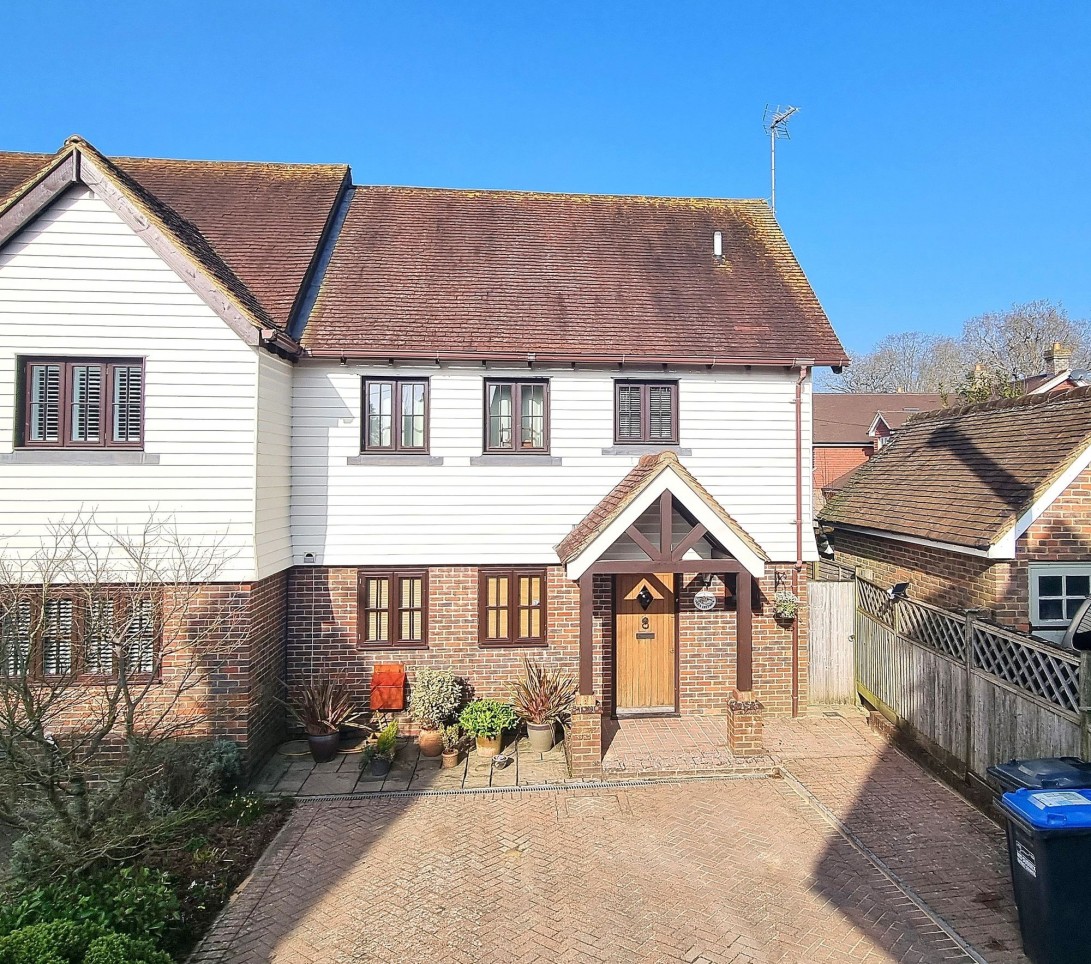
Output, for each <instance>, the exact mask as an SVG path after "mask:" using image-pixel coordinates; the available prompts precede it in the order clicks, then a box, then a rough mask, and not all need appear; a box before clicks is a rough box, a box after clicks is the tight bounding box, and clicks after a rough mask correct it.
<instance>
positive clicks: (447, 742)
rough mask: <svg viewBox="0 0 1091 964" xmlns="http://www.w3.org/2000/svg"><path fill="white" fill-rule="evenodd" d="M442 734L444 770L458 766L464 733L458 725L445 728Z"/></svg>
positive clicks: (453, 724)
mask: <svg viewBox="0 0 1091 964" xmlns="http://www.w3.org/2000/svg"><path fill="white" fill-rule="evenodd" d="M439 732H440V737H441V739H442V740H443V769H444V770H450V769H451V768H452V767H456V766H458V751H459V750H460V749H461V748H462V731H461V730H460V729H459V728H458V724H457V723H452V724H451V725H450V726H445V727H444V728H443V729H442V730H440V731H439Z"/></svg>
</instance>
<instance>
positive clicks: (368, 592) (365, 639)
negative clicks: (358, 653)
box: [358, 569, 428, 646]
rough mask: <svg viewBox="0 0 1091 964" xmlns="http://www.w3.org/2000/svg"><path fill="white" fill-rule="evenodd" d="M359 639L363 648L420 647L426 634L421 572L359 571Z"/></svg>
mask: <svg viewBox="0 0 1091 964" xmlns="http://www.w3.org/2000/svg"><path fill="white" fill-rule="evenodd" d="M358 618H359V636H360V642H361V644H362V645H364V646H423V645H425V643H426V640H427V633H428V574H427V572H425V571H424V570H408V569H398V570H393V571H387V572H376V571H374V570H366V569H365V570H361V571H360V576H359V616H358Z"/></svg>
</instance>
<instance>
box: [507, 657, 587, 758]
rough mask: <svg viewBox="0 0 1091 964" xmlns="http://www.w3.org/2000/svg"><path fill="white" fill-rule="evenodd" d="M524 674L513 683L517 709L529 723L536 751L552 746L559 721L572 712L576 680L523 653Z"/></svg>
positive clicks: (513, 696)
mask: <svg viewBox="0 0 1091 964" xmlns="http://www.w3.org/2000/svg"><path fill="white" fill-rule="evenodd" d="M523 674H524V677H523V679H521V680H516V681H515V683H514V684H513V687H512V702H513V703H514V704H515V712H516V714H517V715H518V716H519V718H520V719H522V720H523V721H524V722H525V723H526V725H527V740H528V741H529V743H530V748H531V749H532V750H534V751H535V752H536V753H547V752H548V751H549V750H551V749H552V748H553V740H554V737H555V735H556V725H557V723H558V722H559V721H561V720H563V719H564V717H566V716H568V714H569V713H571V712H572V706H573V704H574V703H575V702H576V681H575V680H574V679H573V678H572V677H571V676H569V675H568V674H567V673H558V672H556V671H554V670H552V669H549V667H547V666H545V665H544V664H542V663H540V662H538V661H537V660H530V659H527V658H526V657H525V656H524V657H523Z"/></svg>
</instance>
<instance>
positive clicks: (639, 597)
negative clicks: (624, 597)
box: [636, 586, 655, 612]
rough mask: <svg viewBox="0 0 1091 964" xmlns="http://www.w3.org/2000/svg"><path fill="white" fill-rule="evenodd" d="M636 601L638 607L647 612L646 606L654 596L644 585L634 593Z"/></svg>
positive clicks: (651, 601) (653, 600)
mask: <svg viewBox="0 0 1091 964" xmlns="http://www.w3.org/2000/svg"><path fill="white" fill-rule="evenodd" d="M636 601H637V602H638V603H640V608H641V609H643V610H644V611H645V612H647V611H648V607H649V606H650V605H651V604H652V603H653V602H655V597H654V596H653V595H652V594H651V593H650V592H649V591H648V587H647V586H644V587H643V588H641V590H640V592H638V593H637V594H636Z"/></svg>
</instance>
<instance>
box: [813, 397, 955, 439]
mask: <svg viewBox="0 0 1091 964" xmlns="http://www.w3.org/2000/svg"><path fill="white" fill-rule="evenodd" d="M812 399H813V402H812V404H813V409H814V411H813V418H814V438H813V442H814V444H815V445H871V444H872V442H874V441H875V439H874V438H873V437H872V436H871V435H870V434H869V430H870V429H871V427H872V425H873V424H874V423H875V420H876V418H877V417H878V416H880V415H881V416H882V419H883V421H884V422H886V424H887V427H888V428H890V430H891V431H897V430H898V429H900V428H901V427H902V426H903V425H904V424H905V423H906V421H907V420H908V419H909V418H910V417H911V416H913V415H916V414H917V413H918V412H930V411H932V410H933V409H937V408H942V407H943V398H942V397H941V396H939V395H923V394H909V393H901V392H870V393H863V392H861V393H857V394H840V393H838V394H815V395H813V396H812Z"/></svg>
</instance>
